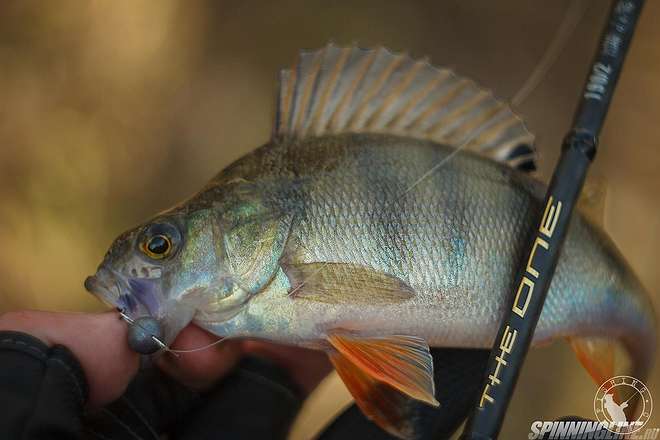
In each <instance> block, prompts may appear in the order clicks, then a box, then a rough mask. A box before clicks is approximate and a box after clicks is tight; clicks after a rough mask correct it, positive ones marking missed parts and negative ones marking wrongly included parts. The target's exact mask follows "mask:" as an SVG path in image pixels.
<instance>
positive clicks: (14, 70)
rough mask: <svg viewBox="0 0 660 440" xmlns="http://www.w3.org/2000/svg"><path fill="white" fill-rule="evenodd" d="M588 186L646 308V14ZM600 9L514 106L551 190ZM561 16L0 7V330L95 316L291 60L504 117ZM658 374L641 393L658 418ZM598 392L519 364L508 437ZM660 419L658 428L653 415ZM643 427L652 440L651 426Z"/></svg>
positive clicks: (654, 186) (654, 138) (562, 351)
mask: <svg viewBox="0 0 660 440" xmlns="http://www.w3.org/2000/svg"><path fill="white" fill-rule="evenodd" d="M648 3H649V4H648V5H647V7H646V10H645V11H644V15H643V17H642V19H641V22H640V25H639V29H638V33H637V37H636V39H635V41H634V45H633V48H632V50H631V53H630V56H629V59H628V63H627V66H626V68H625V71H624V73H623V75H622V77H621V81H620V85H619V89H618V91H617V93H616V96H615V99H614V102H613V108H612V109H611V111H610V114H609V117H608V123H607V126H606V127H605V130H604V133H603V136H602V140H601V151H600V152H599V155H598V158H597V160H596V163H595V165H594V167H593V173H595V174H599V175H604V176H607V180H608V182H609V196H608V201H607V203H608V204H607V210H606V228H607V230H608V231H609V233H610V234H611V235H612V237H613V238H614V240H615V242H616V243H617V244H618V245H619V247H620V248H621V250H622V252H623V253H624V254H625V255H626V256H627V258H628V259H629V261H630V262H631V264H632V266H633V267H634V268H635V269H636V271H637V274H638V275H639V276H640V278H641V279H642V281H643V282H644V284H645V285H646V286H647V287H648V289H649V290H650V292H651V294H652V296H653V297H654V302H655V304H656V305H657V304H658V297H659V295H660V287H658V284H659V283H660V271H659V270H657V269H658V263H657V259H656V257H655V252H654V251H655V250H656V249H658V247H660V235H659V232H658V229H659V228H660V200H659V197H660V195H659V194H660V175H658V172H657V170H658V167H659V166H660V124H659V123H658V117H659V116H660V80H659V79H658V78H660V76H659V75H660V46H658V43H659V42H660V28H658V27H657V26H655V25H654V22H655V17H657V16H659V15H660V2H653V1H651V2H648ZM607 4H608V2H605V1H599V0H594V1H591V2H587V5H588V9H587V12H586V13H585V15H584V17H583V19H582V22H581V25H580V27H579V29H577V30H576V31H575V32H574V33H573V35H572V36H571V38H570V42H569V44H568V45H567V47H566V48H565V50H564V51H563V52H562V54H561V56H560V57H559V59H558V62H557V63H556V64H555V65H554V67H553V68H552V69H551V70H550V71H549V72H548V74H547V76H546V78H545V79H544V81H543V82H542V83H541V85H540V86H539V87H538V88H537V89H536V90H535V91H534V92H533V93H532V94H531V95H530V96H529V98H528V99H527V100H526V101H524V102H523V103H522V105H521V106H519V107H518V109H517V110H518V111H519V113H520V114H522V115H523V117H525V118H526V119H527V121H528V123H529V126H530V128H531V129H532V130H533V131H534V132H535V133H536V134H537V136H538V137H537V140H538V145H539V148H540V150H541V152H542V154H543V156H542V162H541V166H542V175H543V177H544V178H545V179H547V178H548V176H549V173H550V170H551V169H552V167H553V165H554V164H555V161H556V159H557V156H558V150H559V145H560V142H561V139H562V137H563V134H564V133H565V131H566V129H567V128H568V126H569V123H570V120H571V116H572V113H573V109H574V105H575V103H576V100H577V97H578V94H579V90H580V87H581V86H582V82H583V79H584V77H585V74H586V69H587V66H588V63H589V61H590V58H591V55H592V53H593V50H594V46H595V43H596V39H597V37H598V34H599V32H600V27H601V25H602V23H603V20H604V16H605V15H604V14H605V12H606V9H607ZM567 6H568V1H553V2H547V1H540V0H538V1H528V0H515V1H509V0H507V1H499V2H492V1H487V0H483V1H466V0H454V1H441V0H433V1H431V0H428V1H415V2H413V1H385V0H373V1H369V0H351V1H333V2H321V1H302V0H299V1H296V0H287V1H269V2H267V1H260V2H256V1H239V0H236V1H194V2H185V1H183V0H179V1H177V0H162V1H158V2H149V1H133V0H123V1H113V2H101V1H89V2H81V1H60V2H36V1H18V0H15V1H14V0H8V1H4V2H2V4H1V5H0V243H2V246H1V247H0V280H1V282H0V312H2V311H6V310H12V309H20V308H40V309H57V310H63V309H66V310H97V309H99V308H100V304H99V303H98V302H97V301H96V300H95V299H93V298H92V297H91V296H90V295H88V294H86V293H85V292H84V290H83V288H82V281H83V279H84V277H85V276H86V275H88V274H90V273H92V272H93V271H94V269H95V267H96V265H97V264H98V262H99V261H100V259H101V257H102V255H103V253H104V252H105V250H106V248H107V246H108V245H109V243H110V242H111V240H112V239H113V238H114V237H115V236H116V235H117V234H118V233H119V232H120V231H122V230H124V229H126V228H128V227H130V226H132V225H134V224H135V223H137V222H139V221H141V220H143V219H145V218H146V217H147V216H149V215H151V214H153V213H154V212H156V211H158V210H161V209H164V208H166V207H168V206H169V205H172V204H174V203H175V202H177V201H179V200H180V199H182V198H184V197H186V196H187V195H190V194H191V193H193V192H195V191H196V190H197V189H199V188H200V187H201V186H202V185H203V183H204V182H205V181H206V180H207V179H209V178H210V177H211V176H212V175H213V174H214V173H216V172H217V171H219V170H220V169H221V168H223V167H224V166H225V165H227V164H228V163H229V162H231V161H232V160H234V159H236V158H238V157H239V156H241V155H242V154H244V153H246V152H248V151H250V150H252V149H254V148H255V147H256V146H258V145H260V144H261V143H263V142H265V141H266V140H267V139H268V136H269V132H270V124H271V119H272V116H273V111H274V98H275V94H276V73H277V71H278V68H280V67H282V66H287V65H289V64H290V63H291V62H292V60H293V58H294V56H295V55H296V53H297V51H298V49H299V48H316V47H319V46H322V45H324V44H325V43H326V42H328V41H330V40H332V41H335V42H336V43H338V44H350V43H352V42H358V43H360V45H362V46H374V45H380V44H382V45H385V46H387V47H390V48H392V49H394V50H397V51H408V52H410V53H411V54H413V55H414V56H420V57H421V56H429V57H430V58H431V60H432V61H433V62H434V63H435V64H442V65H448V66H451V67H453V68H454V69H455V70H457V71H458V72H460V73H462V74H465V75H468V76H471V77H473V78H474V79H476V80H477V81H478V82H480V83H481V84H483V85H485V86H487V87H489V88H492V89H493V90H494V91H495V93H496V94H497V95H498V96H501V97H504V98H511V97H512V96H513V95H514V94H515V92H516V91H517V90H518V89H519V88H520V86H521V85H522V83H523V82H524V80H525V79H526V78H527V76H528V75H529V73H530V71H531V70H532V69H533V67H534V65H535V63H537V62H538V60H539V58H540V57H541V55H542V53H543V51H544V49H545V47H546V46H547V45H548V43H549V42H550V40H551V39H552V37H553V35H554V33H555V32H556V30H557V27H558V26H559V23H560V22H561V19H562V16H563V13H564V11H565V9H566V8H567ZM657 370H658V369H656V373H655V376H654V378H653V379H652V380H650V381H649V383H648V385H649V387H650V389H651V393H652V395H653V396H654V397H656V404H657V405H660V393H658V390H659V389H660V381H659V380H658V379H659V375H658V373H657ZM595 390H596V387H595V386H594V385H593V384H592V383H591V381H590V380H589V378H588V377H587V375H586V374H585V373H584V372H583V371H582V369H581V368H580V367H579V366H578V364H577V362H576V361H575V359H574V357H573V355H572V353H570V352H569V350H568V349H567V348H566V347H565V346H564V344H555V345H554V346H552V347H549V348H544V349H538V350H535V351H533V353H532V355H531V356H530V358H529V361H528V362H527V364H526V366H525V370H524V372H523V376H522V379H521V382H520V385H519V388H518V392H517V394H516V396H515V399H514V401H513V403H512V406H511V410H510V413H509V416H508V418H507V420H506V424H505V427H504V431H503V433H502V438H523V437H522V436H526V435H527V433H528V432H529V426H530V423H531V421H532V420H542V419H546V420H547V419H552V418H555V417H558V416H562V415H566V414H578V415H582V416H586V417H593V406H592V399H593V395H594V392H595ZM315 399H316V400H317V401H320V402H321V404H320V405H319V404H316V405H312V406H311V407H308V408H306V412H304V413H303V414H302V415H301V419H302V420H301V422H300V423H299V425H298V426H297V427H296V429H295V430H294V433H293V437H294V438H298V439H300V438H308V437H309V436H310V435H311V434H310V429H311V430H312V431H313V430H314V429H315V428H317V427H318V425H319V424H320V423H321V422H320V420H325V419H327V417H328V416H327V414H326V415H325V416H323V415H322V413H323V412H324V411H325V412H326V413H327V411H329V408H336V407H338V406H340V405H341V404H342V402H345V392H344V391H342V390H341V389H340V387H339V386H338V385H337V382H336V381H332V380H331V381H330V382H329V383H328V384H325V387H324V389H323V390H322V391H321V392H320V393H318V394H317V395H316V396H315ZM658 412H660V411H656V414H658ZM659 425H660V418H659V417H658V416H657V415H656V416H654V418H653V421H652V422H651V424H650V425H649V426H659Z"/></svg>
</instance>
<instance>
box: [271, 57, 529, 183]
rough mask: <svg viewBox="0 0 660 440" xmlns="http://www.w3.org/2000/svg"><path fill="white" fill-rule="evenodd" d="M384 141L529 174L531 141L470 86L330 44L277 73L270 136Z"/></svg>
mask: <svg viewBox="0 0 660 440" xmlns="http://www.w3.org/2000/svg"><path fill="white" fill-rule="evenodd" d="M348 132H353V133H359V132H363V133H389V134H393V135H398V136H407V137H412V138H417V139H428V140H432V141H434V142H437V143H440V144H444V145H449V146H452V147H455V148H456V147H459V146H462V148H463V149H466V150H471V151H474V152H477V153H479V154H482V155H484V156H487V157H489V158H491V159H494V160H496V161H498V162H503V163H507V164H509V165H511V166H513V167H515V168H519V169H522V170H534V169H535V168H536V165H535V158H536V150H535V149H534V147H533V146H532V144H533V141H534V136H533V135H532V134H531V133H530V132H529V131H528V130H527V128H526V126H525V124H524V122H523V121H522V120H521V119H520V118H519V117H518V116H517V115H516V114H514V113H513V111H512V110H511V109H510V108H509V106H508V105H507V104H506V103H504V102H502V101H499V100H497V99H495V97H493V95H492V93H491V92H489V91H487V90H484V89H482V88H480V87H479V86H477V85H476V84H475V83H474V82H473V81H471V80H469V79H467V78H463V77H461V76H458V75H456V74H455V73H453V72H452V71H451V70H449V69H446V68H436V67H433V66H431V65H430V64H429V63H428V62H427V61H426V60H413V59H412V58H410V57H409V56H407V55H402V54H394V53H392V52H390V51H388V50H387V49H384V48H379V49H372V50H370V49H361V48H358V47H346V48H341V47H337V46H335V45H333V44H329V45H327V46H326V47H324V48H322V49H320V50H317V51H313V52H301V53H300V55H299V57H298V61H297V63H296V64H295V65H294V66H293V68H291V69H288V70H283V71H282V72H281V73H280V91H279V100H278V110H277V117H276V120H275V127H274V133H273V136H274V137H276V138H303V137H307V136H322V135H325V134H338V133H348Z"/></svg>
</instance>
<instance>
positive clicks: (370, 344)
mask: <svg viewBox="0 0 660 440" xmlns="http://www.w3.org/2000/svg"><path fill="white" fill-rule="evenodd" d="M328 341H329V342H330V344H331V345H332V348H333V349H334V350H332V351H331V352H330V354H329V355H330V360H331V361H332V363H333V365H334V366H335V369H336V370H337V373H338V374H339V376H340V377H341V378H342V380H343V381H344V383H345V384H346V387H347V388H348V390H349V391H350V392H351V394H352V395H353V397H354V398H355V402H356V404H357V405H358V407H359V408H360V409H361V410H362V412H363V413H364V414H365V415H366V416H367V417H368V418H370V419H371V420H373V421H374V422H375V423H376V424H377V425H378V426H380V427H381V428H383V429H384V430H386V431H387V432H389V433H391V434H393V435H395V436H397V437H400V438H404V439H410V438H414V436H415V429H416V424H415V422H416V421H415V420H414V418H413V417H412V416H413V404H414V401H420V402H424V403H426V404H428V405H432V406H439V403H438V401H437V400H436V398H435V389H434V382H433V359H432V358H431V354H430V353H429V348H428V345H427V344H426V342H424V340H423V339H421V338H418V337H415V336H387V337H371V338H364V337H359V336H354V335H347V334H340V333H334V334H331V335H329V336H328Z"/></svg>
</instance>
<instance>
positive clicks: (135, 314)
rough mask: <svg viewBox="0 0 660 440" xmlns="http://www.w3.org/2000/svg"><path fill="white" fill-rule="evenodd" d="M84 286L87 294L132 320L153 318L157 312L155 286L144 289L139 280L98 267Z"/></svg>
mask: <svg viewBox="0 0 660 440" xmlns="http://www.w3.org/2000/svg"><path fill="white" fill-rule="evenodd" d="M84 284H85V289H86V290H87V291H88V292H89V293H91V294H92V295H94V296H96V297H97V298H98V299H100V300H101V301H102V302H103V303H105V304H106V305H108V306H110V307H114V308H117V309H119V310H121V311H122V312H124V313H127V314H128V315H129V316H130V317H131V318H133V319H136V318H139V317H142V316H154V315H155V314H156V313H157V312H158V302H157V300H156V295H155V290H156V289H154V288H153V287H155V286H153V287H152V289H145V288H144V285H143V283H141V282H139V280H133V279H126V278H125V277H122V276H121V275H120V274H117V273H116V272H115V271H113V270H111V269H108V268H105V267H100V268H99V270H98V271H97V272H96V274H95V275H92V276H89V277H87V278H86V279H85V283H84Z"/></svg>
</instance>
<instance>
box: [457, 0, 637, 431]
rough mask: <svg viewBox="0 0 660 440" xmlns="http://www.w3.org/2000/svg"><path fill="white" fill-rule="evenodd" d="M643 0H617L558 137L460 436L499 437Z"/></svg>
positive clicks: (594, 153) (594, 151)
mask: <svg viewBox="0 0 660 440" xmlns="http://www.w3.org/2000/svg"><path fill="white" fill-rule="evenodd" d="M643 3H644V2H643V0H617V1H615V2H614V3H613V4H612V9H611V12H610V15H609V18H608V21H607V23H606V25H605V30H604V32H603V34H602V36H601V39H600V42H599V46H598V51H597V53H596V57H595V60H594V62H593V64H592V65H591V70H590V72H589V75H588V77H587V81H586V85H585V86H584V90H583V94H582V99H581V101H580V104H579V107H578V110H577V112H576V114H575V118H574V120H573V128H572V129H571V131H570V132H569V133H568V134H567V135H566V137H565V138H564V143H563V146H562V153H561V157H560V158H559V163H558V164H557V168H556V169H555V172H554V174H553V176H552V180H551V182H550V187H549V188H548V192H547V194H546V196H545V201H544V203H543V209H542V216H541V219H540V221H539V222H538V225H539V226H538V228H537V229H536V231H535V233H534V236H533V238H532V241H531V244H530V246H529V251H528V252H527V254H526V257H525V258H524V259H523V261H522V268H521V270H520V272H519V275H518V277H517V279H516V281H517V282H516V283H515V284H514V285H515V286H516V288H515V291H514V292H513V302H512V303H511V304H510V307H509V309H508V312H507V316H505V319H504V320H503V321H502V324H501V326H500V330H499V332H498V334H497V337H496V338H495V343H494V345H493V349H492V351H491V353H490V358H489V360H488V367H487V370H486V375H485V378H484V382H483V387H482V388H481V390H482V391H481V393H480V394H479V396H478V397H477V402H476V405H475V408H474V411H473V413H472V414H471V416H470V418H469V419H468V423H467V427H466V429H465V431H464V432H463V435H462V437H461V438H462V439H466V440H468V439H469V440H492V439H496V438H497V437H498V435H499V432H500V428H501V427H502V422H503V420H504V415H505V413H506V410H507V407H508V406H509V402H510V400H511V396H512V394H513V390H514V388H515V386H516V382H517V381H518V376H519V374H520V369H521V368H522V364H523V361H524V360H525V356H526V354H527V351H528V350H529V345H530V343H531V341H532V336H533V335H534V330H535V329H536V324H537V322H538V320H539V316H540V315H541V310H542V308H543V302H544V301H545V297H546V295H547V293H548V288H549V287H550V281H551V280H552V276H553V274H554V272H555V268H556V266H557V259H558V257H559V254H560V251H561V248H562V245H563V243H564V239H565V238H566V232H567V231H568V225H569V223H570V219H571V214H572V212H573V208H574V207H575V204H576V202H577V199H578V196H579V195H580V191H581V189H582V185H583V184H584V179H585V177H586V174H587V169H588V168H589V165H590V164H591V162H592V161H593V159H594V156H595V155H596V149H597V145H598V135H599V134H600V130H601V128H602V127H603V122H604V120H605V116H606V115H607V111H608V109H609V106H610V101H611V99H612V94H613V93H614V88H615V86H616V83H617V80H618V79H619V74H620V73H621V68H622V66H623V61H624V58H625V56H626V53H627V52H628V47H629V46H630V40H631V39H632V35H633V32H634V30H635V25H636V23H637V19H638V18H639V14H640V12H641V9H642V5H643Z"/></svg>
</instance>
